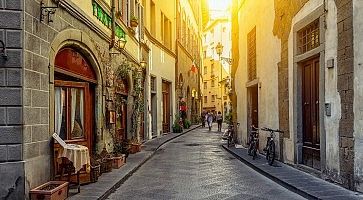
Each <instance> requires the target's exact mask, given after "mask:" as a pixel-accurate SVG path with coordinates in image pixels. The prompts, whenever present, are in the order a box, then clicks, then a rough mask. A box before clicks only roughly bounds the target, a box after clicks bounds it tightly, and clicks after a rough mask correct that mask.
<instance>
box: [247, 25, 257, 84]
mask: <svg viewBox="0 0 363 200" xmlns="http://www.w3.org/2000/svg"><path fill="white" fill-rule="evenodd" d="M256 67H257V66H256V27H255V28H253V29H252V30H251V31H250V32H249V33H248V35H247V68H248V80H249V81H252V80H254V79H256V77H257V74H256V73H257V72H256Z"/></svg>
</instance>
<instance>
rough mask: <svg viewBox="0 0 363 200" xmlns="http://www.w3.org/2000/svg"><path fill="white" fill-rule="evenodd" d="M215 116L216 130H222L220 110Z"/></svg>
mask: <svg viewBox="0 0 363 200" xmlns="http://www.w3.org/2000/svg"><path fill="white" fill-rule="evenodd" d="M216 118H217V124H218V132H222V122H223V117H222V113H221V111H219V112H218V114H217V117H216Z"/></svg>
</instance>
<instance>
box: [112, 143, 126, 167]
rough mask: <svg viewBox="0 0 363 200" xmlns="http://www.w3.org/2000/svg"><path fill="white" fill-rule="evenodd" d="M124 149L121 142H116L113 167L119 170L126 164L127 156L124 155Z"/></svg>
mask: <svg viewBox="0 0 363 200" xmlns="http://www.w3.org/2000/svg"><path fill="white" fill-rule="evenodd" d="M123 152H124V147H123V144H122V143H121V142H116V143H115V144H114V147H113V157H112V159H113V161H112V167H113V168H114V169H119V168H120V167H122V166H123V165H124V164H125V163H126V156H125V154H123Z"/></svg>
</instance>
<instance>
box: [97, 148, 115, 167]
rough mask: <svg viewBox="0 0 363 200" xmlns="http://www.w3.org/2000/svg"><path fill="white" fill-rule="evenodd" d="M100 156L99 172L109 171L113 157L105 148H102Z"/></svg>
mask: <svg viewBox="0 0 363 200" xmlns="http://www.w3.org/2000/svg"><path fill="white" fill-rule="evenodd" d="M100 157H101V173H107V172H111V171H112V163H113V159H112V156H111V154H109V153H108V152H107V150H106V148H103V150H102V151H101V153H100Z"/></svg>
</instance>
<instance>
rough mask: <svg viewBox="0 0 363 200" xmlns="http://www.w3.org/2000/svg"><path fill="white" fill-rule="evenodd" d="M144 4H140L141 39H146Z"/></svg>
mask: <svg viewBox="0 0 363 200" xmlns="http://www.w3.org/2000/svg"><path fill="white" fill-rule="evenodd" d="M144 15H145V13H144V6H142V5H140V4H139V32H140V39H141V40H143V39H144Z"/></svg>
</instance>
